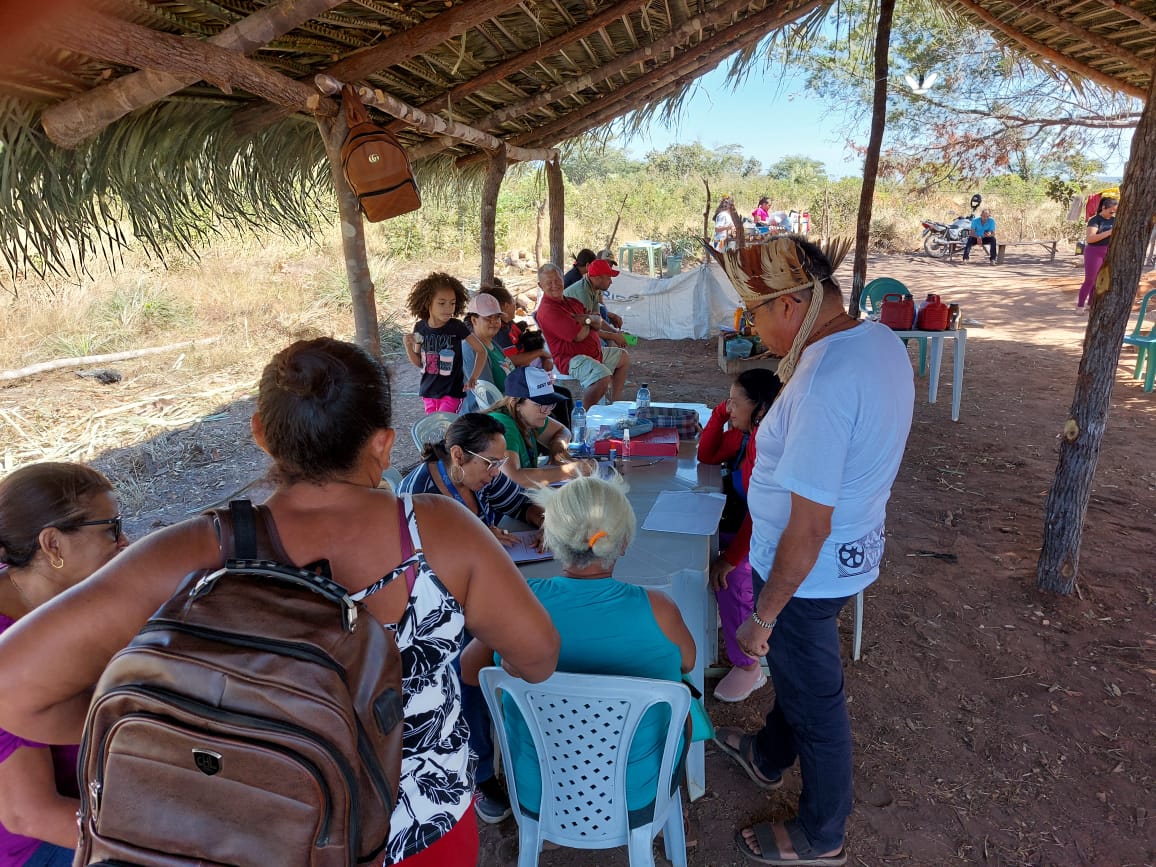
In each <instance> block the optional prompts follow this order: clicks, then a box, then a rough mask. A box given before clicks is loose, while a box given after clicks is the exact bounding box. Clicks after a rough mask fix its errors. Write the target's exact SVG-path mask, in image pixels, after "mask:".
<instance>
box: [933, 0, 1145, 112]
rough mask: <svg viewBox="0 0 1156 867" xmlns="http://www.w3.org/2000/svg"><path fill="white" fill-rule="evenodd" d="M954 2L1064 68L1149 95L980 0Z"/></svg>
mask: <svg viewBox="0 0 1156 867" xmlns="http://www.w3.org/2000/svg"><path fill="white" fill-rule="evenodd" d="M955 3H956V4H957V5H958V6H961V7H963V8H964V9H965V10H967V11H968V12H970V13H971V14H972V15H974V16H975V17H976V18H979V19H980V20H982V21H983V22H984V23H985V24H987V25H988V26H990V27H992V28H993V29H995V30H998V31H999V32H1000V33H1002V34H1003V35H1004V36H1006V37H1007V38H1008V39H1010V40H1011V41H1012V42H1015V43H1018V44H1019V45H1020V46H1021V47H1023V48H1025V49H1027V50H1028V51H1030V52H1031V53H1033V54H1038V55H1039V56H1040V57H1042V58H1044V59H1045V60H1048V61H1050V62H1052V63H1054V64H1056V66H1060V67H1063V68H1064V69H1067V70H1068V71H1069V72H1074V73H1076V74H1077V75H1080V76H1082V77H1084V78H1086V79H1088V80H1089V81H1094V82H1096V83H1097V84H1102V85H1103V86H1104V87H1108V88H1111V89H1112V90H1116V91H1120V92H1121V93H1126V94H1128V96H1134V97H1137V98H1138V99H1143V98H1144V96H1145V94H1146V91H1145V90H1144V89H1143V88H1142V87H1137V86H1136V85H1134V84H1128V83H1127V82H1124V81H1121V80H1120V79H1118V78H1115V77H1113V76H1111V75H1108V74H1107V73H1106V72H1101V71H1100V70H1098V69H1096V68H1095V67H1094V66H1090V65H1088V64H1087V63H1084V62H1082V61H1079V60H1076V59H1075V58H1074V57H1068V56H1067V55H1065V54H1061V53H1060V52H1059V51H1056V50H1055V49H1054V48H1049V47H1048V46H1047V45H1044V44H1043V43H1042V42H1037V41H1036V40H1034V39H1032V38H1030V37H1028V36H1025V35H1024V34H1023V33H1021V32H1020V31H1018V30H1016V29H1015V28H1014V27H1012V26H1011V25H1010V24H1005V23H1004V22H1003V21H1001V20H1000V19H999V18H997V17H996V16H995V15H992V14H991V13H990V12H988V11H987V10H986V9H984V8H983V7H982V6H980V5H979V4H978V3H976V2H973V0H955Z"/></svg>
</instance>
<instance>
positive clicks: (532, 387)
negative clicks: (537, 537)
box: [486, 367, 596, 488]
mask: <svg viewBox="0 0 1156 867" xmlns="http://www.w3.org/2000/svg"><path fill="white" fill-rule="evenodd" d="M563 400H565V398H564V397H563V396H562V395H560V394H559V393H558V392H556V391H554V386H553V385H551V383H550V378H549V377H548V376H547V375H546V372H545V371H544V370H540V369H538V368H536V367H519V368H518V369H517V370H515V371H514V372H513V373H511V374H510V375H509V376H507V377H506V396H505V397H504V398H502V399H501V400H499V401H498V402H497V403H495V404H494V405H493V406H491V407H490V408H489V409H488V410H486V414H487V415H490V416H492V417H494V418H495V419H497V420H498V421H499V422H500V423H501V425H502V429H503V430H504V431H505V434H506V457H507V458H509V461H508V462H507V463H506V465H505V467H504V468H503V470H502V472H504V473H505V474H506V475H507V476H509V477H510V479H512V480H513V481H515V482H517V483H518V484H519V485H521V486H522V487H523V488H536V487H538V485H540V484H547V485H548V484H551V483H553V482H562V481H566V480H568V479H573V478H577V477H578V476H581V475H589V474H590V473H592V472H593V471H594V470H595V468H596V465H595V464H594V462H593V461H574V460H571V459H570V452H569V446H570V430H569V429H568V428H567V427H566V426H565V425H564V424H562V423H561V422H560V421H558V420H557V419H556V418H552V417H551V415H550V413H551V411H553V409H554V405H555V404H557V403H559V402H561V401H563ZM543 452H545V453H546V454H547V455H549V457H550V464H549V466H545V467H539V466H538V459H539V457H540V456H541V455H542V453H543Z"/></svg>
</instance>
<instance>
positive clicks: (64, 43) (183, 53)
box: [45, 9, 337, 117]
mask: <svg viewBox="0 0 1156 867" xmlns="http://www.w3.org/2000/svg"><path fill="white" fill-rule="evenodd" d="M45 39H47V40H49V41H50V42H51V43H53V44H54V45H56V46H57V47H59V48H64V49H66V50H68V51H74V52H76V53H77V54H80V55H83V56H87V57H96V58H99V59H100V60H107V61H111V62H113V63H120V64H123V65H125V66H133V67H136V68H138V69H144V68H149V69H156V70H160V71H162V72H168V73H170V74H172V75H175V76H178V77H181V78H186V77H190V76H191V77H192V78H194V79H195V80H197V81H200V80H202V79H204V80H205V81H207V82H209V83H210V84H213V85H215V86H216V87H219V88H220V89H221V90H223V91H225V92H226V93H229V92H231V89H232V88H234V87H238V88H241V89H242V90H246V91H248V92H249V93H252V94H255V95H256V96H259V97H261V98H262V99H265V100H268V101H269V102H272V103H275V104H277V105H281V106H285V107H287V108H291V109H292V110H293V111H307V112H309V113H311V114H315V115H319V116H321V117H333V116H334V115H336V114H337V105H336V103H334V102H333V101H332V100H329V99H322V97H321V94H319V93H318V92H317V90H316V88H313V87H310V86H309V85H307V84H301V83H300V82H298V81H294V80H293V79H292V78H287V77H286V76H284V75H280V74H278V73H276V72H273V71H272V70H271V69H269V68H268V67H266V66H265V65H263V64H261V63H258V62H257V61H256V60H250V59H249V58H247V57H245V56H243V55H241V54H238V53H237V52H235V51H229V50H228V49H226V48H219V47H218V46H216V45H210V44H209V43H207V42H201V41H199V40H196V39H185V38H183V37H181V36H172V35H170V34H168V33H160V32H158V31H156V30H150V29H149V28H148V27H141V26H140V25H139V24H132V23H130V22H128V21H121V20H120V19H118V18H113V17H111V16H108V15H104V14H101V13H99V12H92V11H85V12H81V11H80V10H79V9H78V10H76V12H75V13H74V14H72V15H69V16H65V17H61V18H60V19H58V20H56V21H55V22H53V26H52V29H51V30H50V31H47V32H46V33H45Z"/></svg>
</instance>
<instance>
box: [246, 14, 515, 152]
mask: <svg viewBox="0 0 1156 867" xmlns="http://www.w3.org/2000/svg"><path fill="white" fill-rule="evenodd" d="M519 2H520V0H467V2H465V3H459V4H458V5H457V6H452V7H451V8H449V9H448V10H447V11H445V12H443V13H441V14H440V15H435V16H434V17H433V18H429V19H427V20H425V21H423V22H422V23H421V24H415V25H414V26H413V27H410V28H409V29H408V30H403V31H402V32H400V33H395V34H393V35H392V36H388V37H386V38H385V39H383V40H381V41H380V42H378V43H377V44H376V45H374V46H372V47H370V48H366V49H364V50H362V51H358V52H355V53H354V54H351V55H350V56H349V57H347V58H345V59H344V60H341V61H338V62H337V63H335V64H333V66H331V67H329V68H328V69H327V70H325V72H326V74H328V75H331V76H333V77H334V78H336V79H337V80H338V81H361V80H362V79H365V78H368V77H369V76H371V75H373V74H374V73H375V72H380V71H381V70H383V69H388V68H389V67H391V66H396V65H397V64H399V63H405V61H407V60H411V59H413V58H414V57H417V56H419V55H420V54H423V53H425V52H426V51H429V50H430V49H433V48H436V47H437V46H439V45H441V44H442V43H444V42H448V41H449V40H450V39H454V38H455V37H458V36H463V37H464V35H465V33H466V31H467V30H469V29H470V28H472V27H477V26H478V25H479V24H481V23H483V22H485V21H489V20H490V19H491V18H495V17H497V16H498V15H501V14H502V13H503V12H507V11H509V10H510V9H512V8H513V7H515V6H517V5H519ZM286 114H287V113H286V112H285V111H283V110H281V109H276V108H270V107H269V106H260V107H258V108H247V109H242V110H241V111H240V112H238V113H237V117H236V119H235V123H236V125H237V126H238V127H239V128H242V129H247V130H252V131H256V130H259V129H262V128H263V127H266V126H268V125H269V124H271V123H276V122H277V121H278V120H280V119H281V118H283V117H285V116H286Z"/></svg>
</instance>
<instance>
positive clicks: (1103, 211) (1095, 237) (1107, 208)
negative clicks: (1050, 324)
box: [1076, 198, 1120, 309]
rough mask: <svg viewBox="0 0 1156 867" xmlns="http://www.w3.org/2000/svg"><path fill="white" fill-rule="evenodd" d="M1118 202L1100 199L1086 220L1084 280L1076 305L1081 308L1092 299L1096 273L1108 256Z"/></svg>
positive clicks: (1110, 199)
mask: <svg viewBox="0 0 1156 867" xmlns="http://www.w3.org/2000/svg"><path fill="white" fill-rule="evenodd" d="M1119 206H1120V203H1119V202H1117V201H1116V200H1115V199H1113V198H1103V199H1100V204H1099V206H1098V207H1097V208H1096V216H1094V217H1092V219H1090V220H1088V229H1087V233H1086V235H1085V238H1084V282H1083V284H1082V285H1081V286H1080V297H1079V299H1078V300H1077V301H1076V307H1078V308H1081V309H1082V308H1083V307H1084V305H1086V304H1087V303H1088V302H1089V301H1091V300H1092V290H1093V289H1095V287H1096V275H1097V274H1099V273H1100V268H1101V267H1102V266H1103V264H1104V259H1106V258H1107V256H1108V242H1109V241H1111V240H1112V227H1113V225H1114V224H1115V222H1116V208H1118V207H1119Z"/></svg>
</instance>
